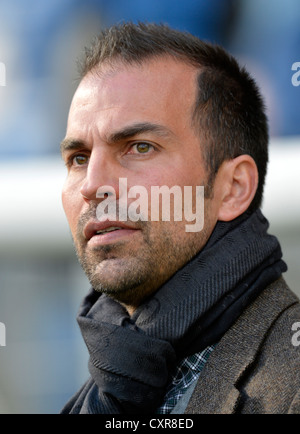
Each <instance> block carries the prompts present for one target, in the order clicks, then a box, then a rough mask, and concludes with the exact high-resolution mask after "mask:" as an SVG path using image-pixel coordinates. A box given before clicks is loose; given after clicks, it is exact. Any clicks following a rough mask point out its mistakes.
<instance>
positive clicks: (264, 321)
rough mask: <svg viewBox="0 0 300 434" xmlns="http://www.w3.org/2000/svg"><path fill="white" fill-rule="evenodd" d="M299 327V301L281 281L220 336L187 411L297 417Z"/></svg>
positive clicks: (259, 297)
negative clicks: (293, 415)
mask: <svg viewBox="0 0 300 434" xmlns="http://www.w3.org/2000/svg"><path fill="white" fill-rule="evenodd" d="M297 323H300V303H299V299H298V298H297V296H296V295H295V294H294V293H293V292H292V291H291V290H290V289H289V288H288V286H287V284H286V283H285V281H284V279H283V278H280V279H278V280H277V281H276V282H274V283H272V284H271V285H269V286H268V287H267V288H266V289H265V290H264V291H263V292H262V293H261V294H260V295H259V296H258V297H257V299H256V300H255V301H254V302H253V303H252V304H251V305H249V306H248V307H247V308H246V309H245V311H244V312H243V314H242V315H241V316H240V318H238V320H237V321H236V322H235V323H234V324H233V326H232V327H231V328H230V329H229V330H228V331H227V332H226V333H225V335H224V336H223V337H222V339H221V340H220V342H219V343H218V345H217V347H216V349H215V350H214V351H213V353H212V354H211V356H210V358H209V360H208V362H207V364H206V366H205V368H204V370H203V372H202V375H201V376H200V378H199V381H198V383H197V386H196V388H195V391H194V394H193V396H192V398H191V400H190V402H189V405H188V408H187V412H190V413H199V412H202V413H251V414H255V413H257V414H263V413H295V412H298V413H300V333H299V334H298V335H299V336H297V334H296V333H297V330H296V331H295V328H296V326H297ZM295 324H296V325H295ZM299 330H300V328H299ZM298 341H299V345H298ZM295 344H296V345H295Z"/></svg>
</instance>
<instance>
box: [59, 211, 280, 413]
mask: <svg viewBox="0 0 300 434" xmlns="http://www.w3.org/2000/svg"><path fill="white" fill-rule="evenodd" d="M267 229H268V222H267V220H266V219H265V218H264V216H263V215H262V214H261V212H260V211H256V212H254V213H252V214H248V213H245V214H243V215H242V216H240V217H238V218H237V219H235V220H234V221H231V222H218V223H217V225H216V227H215V229H214V231H213V233H212V235H211V237H210V239H209V241H208V242H207V244H206V246H205V247H204V248H203V249H202V251H201V252H200V253H199V254H198V255H197V256H196V257H194V258H193V260H191V261H190V262H189V263H188V264H187V265H186V266H185V267H183V268H182V269H181V270H179V271H178V272H177V273H176V274H175V275H174V276H173V277H172V278H171V279H170V280H168V281H167V282H166V283H165V284H164V285H163V286H162V287H161V288H160V289H159V290H158V291H157V292H156V293H155V294H154V295H153V296H152V297H151V298H150V299H149V300H147V301H145V302H144V303H143V304H142V305H141V306H139V308H138V309H137V310H136V311H135V312H134V315H133V316H132V317H130V316H129V315H128V313H127V311H126V310H125V309H124V308H123V307H122V306H121V305H120V304H119V303H117V302H115V301H114V300H112V299H111V298H109V297H108V296H106V295H100V294H99V293H97V292H96V291H94V290H91V292H90V293H89V294H88V295H87V297H86V298H85V299H84V301H83V303H82V305H81V308H80V311H79V315H78V323H79V326H80V329H81V332H82V335H83V338H84V340H85V343H86V345H87V348H88V351H89V355H90V359H89V371H90V374H91V377H90V379H89V380H88V381H87V383H86V384H85V385H84V386H83V387H82V388H81V389H80V390H79V392H78V393H77V394H76V395H75V396H74V397H73V398H72V399H71V400H70V401H69V402H68V403H67V404H66V406H65V407H64V409H63V410H62V413H102V414H134V413H136V414H151V413H152V414H153V413H154V412H155V411H156V409H157V408H158V407H159V405H160V403H161V401H162V400H163V397H164V394H165V391H166V387H167V385H168V381H169V379H170V375H171V373H172V372H173V370H174V368H175V366H176V363H177V362H178V360H180V359H181V358H183V357H186V356H188V355H190V354H194V353H196V352H199V351H201V350H203V349H204V348H205V347H207V346H208V345H210V344H212V343H216V342H218V340H219V339H220V338H221V337H222V335H223V334H224V333H225V332H226V331H227V330H228V328H229V327H230V326H231V325H232V324H233V323H234V321H235V320H236V319H237V318H238V317H239V316H240V314H241V312H242V311H243V310H244V309H245V308H246V306H247V305H248V304H249V303H250V302H251V301H253V300H254V298H256V297H257V295H258V294H259V293H260V291H262V290H263V289H264V288H265V287H266V286H267V285H268V284H270V283H272V282H273V281H274V280H276V279H277V278H278V277H279V276H280V275H281V274H282V272H283V271H286V265H285V263H284V262H283V261H282V260H281V256H282V254H281V248H280V245H279V243H278V241H277V239H276V238H275V237H274V236H271V235H269V234H268V233H267Z"/></svg>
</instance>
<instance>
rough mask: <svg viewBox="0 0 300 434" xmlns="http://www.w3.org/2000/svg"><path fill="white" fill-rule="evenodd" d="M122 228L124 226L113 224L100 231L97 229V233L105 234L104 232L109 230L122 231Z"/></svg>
mask: <svg viewBox="0 0 300 434" xmlns="http://www.w3.org/2000/svg"><path fill="white" fill-rule="evenodd" d="M121 229H122V228H120V227H118V226H112V227H110V228H107V229H101V230H100V231H96V233H95V235H103V234H107V233H108V232H114V231H120V230H121Z"/></svg>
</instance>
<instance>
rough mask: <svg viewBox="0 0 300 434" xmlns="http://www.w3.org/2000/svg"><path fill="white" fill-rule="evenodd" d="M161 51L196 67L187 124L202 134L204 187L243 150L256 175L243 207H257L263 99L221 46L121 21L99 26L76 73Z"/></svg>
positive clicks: (264, 145)
mask: <svg viewBox="0 0 300 434" xmlns="http://www.w3.org/2000/svg"><path fill="white" fill-rule="evenodd" d="M164 55H168V56H172V57H174V58H176V59H179V60H182V61H184V62H185V63H189V64H191V65H193V66H195V67H196V68H199V75H198V94H197V96H196V101H195V108H194V116H193V125H194V126H195V128H196V130H197V132H198V133H199V135H200V137H201V138H202V148H203V156H204V160H205V163H206V169H207V172H208V175H209V181H208V185H209V186H210V189H211V188H212V186H213V181H214V179H215V176H216V174H217V172H218V170H219V167H220V166H221V164H222V162H223V161H225V160H230V159H233V158H235V157H237V156H239V155H242V154H248V155H250V156H251V157H252V158H253V159H254V161H255V163H256V165H257V169H258V174H259V184H258V188H257V191H256V194H255V197H254V199H253V201H252V203H251V205H250V208H249V209H250V210H254V209H256V208H259V207H260V206H261V202H262V195H263V187H264V181H265V176H266V170H267V163H268V141H269V133H268V121H267V117H266V114H265V107H264V102H263V99H262V96H261V94H260V91H259V89H258V87H257V85H256V83H255V81H254V80H253V78H251V76H250V75H249V73H248V72H247V71H246V70H245V68H243V67H241V66H240V65H239V64H238V62H237V60H236V59H235V58H234V57H233V56H232V55H230V54H229V53H227V52H226V51H225V50H224V49H223V48H222V47H220V46H218V45H214V44H211V43H207V42H204V41H202V40H200V39H199V38H197V37H195V36H193V35H191V34H190V33H187V32H181V31H178V30H174V29H171V28H170V27H168V26H167V25H164V24H146V23H138V24H133V23H123V24H119V25H115V26H112V27H110V28H108V29H105V30H103V31H102V32H101V33H100V35H99V36H98V37H97V38H96V39H95V40H94V42H93V43H92V45H91V47H90V48H87V49H86V50H85V56H84V58H83V61H82V63H81V65H80V77H81V79H82V78H83V77H84V76H85V75H86V74H87V73H88V72H89V71H91V70H93V69H94V68H96V67H97V66H99V65H100V64H101V63H103V62H114V61H115V60H121V61H122V62H124V63H127V64H137V63H142V62H143V61H144V60H146V59H148V58H153V57H161V56H164Z"/></svg>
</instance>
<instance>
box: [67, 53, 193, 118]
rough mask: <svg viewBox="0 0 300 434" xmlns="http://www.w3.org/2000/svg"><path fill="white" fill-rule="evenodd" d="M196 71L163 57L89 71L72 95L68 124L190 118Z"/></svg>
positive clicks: (117, 63) (179, 62)
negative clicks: (132, 119)
mask: <svg viewBox="0 0 300 434" xmlns="http://www.w3.org/2000/svg"><path fill="white" fill-rule="evenodd" d="M197 74H198V70H197V69H196V68H194V67H193V66H191V65H188V64H186V63H184V62H182V61H179V60H176V59H173V58H168V57H163V58H157V59H150V60H147V61H145V62H143V63H142V64H134V65H131V64H130V65H126V64H123V63H121V62H115V63H114V64H112V65H111V64H104V65H101V67H99V68H97V69H95V70H93V71H91V72H89V73H88V74H87V75H86V76H85V77H84V78H83V80H82V81H81V83H80V84H79V86H78V89H77V91H76V92H75V95H74V98H73V101H72V104H71V108H70V114H69V122H71V121H72V122H73V123H74V122H75V123H78V122H80V123H81V124H82V123H83V122H84V121H85V120H86V121H88V119H86V117H87V116H89V118H90V117H91V116H93V117H97V118H98V120H100V119H102V118H103V119H104V118H105V119H106V120H108V118H109V117H110V116H114V118H116V119H117V118H118V115H119V117H121V119H120V120H121V121H122V122H126V120H127V118H129V119H128V120H131V118H132V116H134V117H135V118H136V117H137V116H138V117H139V118H140V119H139V120H140V121H145V120H151V121H157V122H158V121H163V120H164V119H165V120H167V119H169V118H170V117H171V118H172V117H173V118H174V119H175V118H176V119H177V118H180V117H181V118H182V117H184V118H185V120H186V119H187V118H190V117H191V113H192V111H193V108H194V103H195V100H196V89H197Z"/></svg>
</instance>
